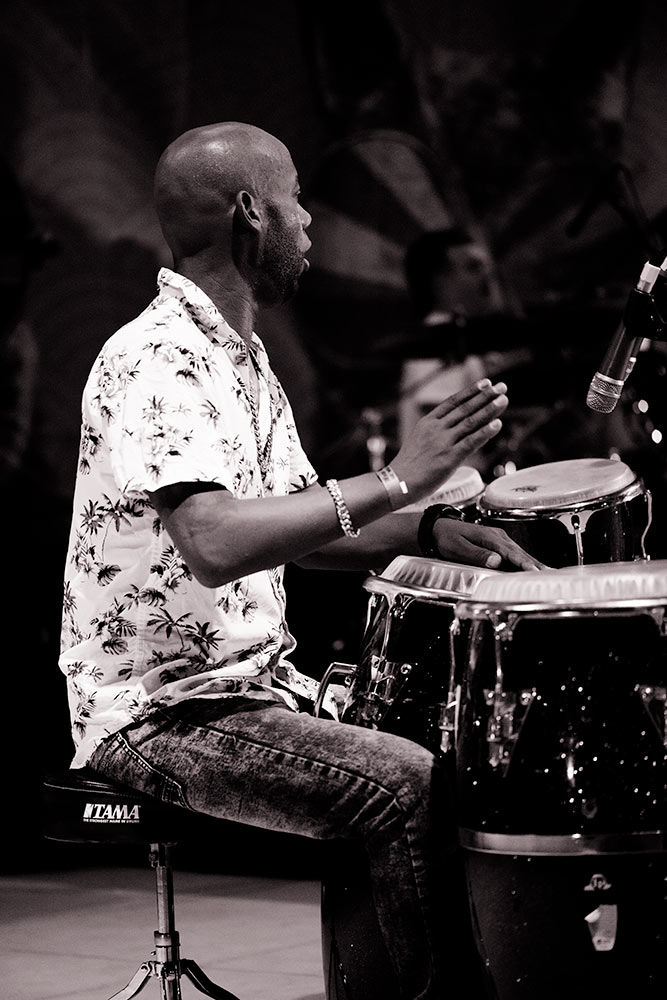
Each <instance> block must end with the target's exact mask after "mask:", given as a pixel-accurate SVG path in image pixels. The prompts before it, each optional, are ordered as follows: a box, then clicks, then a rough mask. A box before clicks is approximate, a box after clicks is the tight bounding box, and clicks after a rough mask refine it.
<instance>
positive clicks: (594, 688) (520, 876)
mask: <svg viewBox="0 0 667 1000" xmlns="http://www.w3.org/2000/svg"><path fill="white" fill-rule="evenodd" d="M666 611H667V561H663V560H657V561H655V562H622V563H617V564H614V565H610V564H603V565H600V564H597V565H586V566H581V567H571V568H564V569H558V570H546V571H542V572H537V571H530V572H523V573H506V574H501V575H498V576H495V577H493V578H488V579H485V580H482V581H480V583H479V585H478V586H477V588H476V590H475V593H474V595H472V596H471V597H470V598H465V599H464V600H462V601H461V602H460V603H459V604H458V605H457V607H456V609H455V617H456V620H457V623H461V624H462V625H465V627H466V629H467V632H468V639H467V653H466V662H465V666H464V668H463V670H462V671H461V693H460V713H459V717H458V727H457V734H456V770H457V799H458V811H459V823H460V843H461V845H462V847H463V850H464V857H465V867H466V872H467V881H468V892H469V900H470V907H471V913H472V919H473V926H474V927H475V933H476V939H477V947H478V951H479V953H480V957H481V959H482V962H483V964H484V966H485V968H486V969H487V971H488V976H489V980H490V986H489V991H490V995H491V996H493V997H495V998H497V1000H534V998H536V997H539V998H540V1000H556V998H558V1000H562V998H564V997H589V996H590V997H592V996H595V997H626V996H627V997H629V996H636V997H641V998H642V1000H654V998H656V1000H657V998H658V997H661V998H664V997H665V996H666V995H667V965H666V963H665V946H666V945H667V907H666V901H665V886H666V883H665V879H666V878H667V854H666V853H665V848H666V846H667V845H666V839H665V838H666V831H667V815H666V803H665V784H666V781H667V766H666V743H667V733H666V727H665V718H666V714H667V709H666V705H667V646H666V642H667V639H666V638H665V634H666V631H667V630H666V625H667V617H666Z"/></svg>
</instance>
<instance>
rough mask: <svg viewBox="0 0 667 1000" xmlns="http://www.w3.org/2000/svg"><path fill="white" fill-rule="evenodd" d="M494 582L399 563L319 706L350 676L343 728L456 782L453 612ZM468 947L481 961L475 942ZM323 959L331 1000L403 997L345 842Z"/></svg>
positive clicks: (439, 566)
mask: <svg viewBox="0 0 667 1000" xmlns="http://www.w3.org/2000/svg"><path fill="white" fill-rule="evenodd" d="M495 575H499V574H497V573H496V571H494V570H484V569H478V568H476V567H472V566H461V565H458V564H455V563H447V562H444V561H441V560H434V559H423V558H413V557H408V556H399V557H398V558H396V559H394V560H393V562H392V563H391V564H390V565H389V566H388V567H387V568H386V570H384V572H383V573H382V574H381V575H379V576H371V577H369V578H368V579H367V580H366V581H365V583H364V587H365V589H366V590H367V591H368V594H369V600H368V611H367V618H366V626H365V631H364V635H363V641H362V648H361V651H360V659H359V663H358V664H356V665H340V664H332V666H331V668H330V669H329V671H328V672H327V674H326V675H325V677H324V679H323V681H322V686H321V690H320V696H319V697H318V702H319V703H321V701H322V700H323V696H324V694H325V692H326V687H327V685H328V683H329V682H330V681H331V680H335V679H336V676H338V677H340V676H345V677H346V678H347V682H348V691H347V698H346V702H345V706H344V709H343V712H342V716H341V719H342V721H343V722H346V723H349V724H351V725H357V726H364V727H366V728H374V729H379V730H381V731H384V732H392V733H396V734H397V735H399V736H403V737H406V738H408V739H412V740H414V741H415V742H417V743H420V744H421V745H422V746H425V747H426V748H427V749H429V750H431V751H432V752H433V753H434V754H435V755H436V756H439V757H441V759H442V760H443V762H444V763H445V764H446V766H449V767H450V768H451V773H452V780H453V778H454V772H453V753H452V749H453V733H454V726H455V719H454V714H453V709H454V705H455V699H454V695H453V692H454V689H455V685H456V681H455V678H454V675H453V664H454V662H455V659H454V657H453V656H452V652H451V636H450V632H451V629H452V626H453V624H454V608H455V606H456V603H457V601H458V600H459V599H460V598H462V597H464V596H467V595H469V594H471V593H472V592H473V590H474V588H475V586H476V585H477V584H478V583H479V581H480V580H482V579H485V578H486V577H489V576H495ZM447 905H448V903H447V900H443V907H447ZM449 905H450V906H451V905H452V904H451V902H450V903H449ZM460 919H461V921H465V920H466V919H467V915H466V914H465V913H464V914H463V915H462V916H461V918H460ZM471 939H472V934H471ZM470 950H471V955H470V956H469V959H470V960H471V961H472V962H473V963H475V962H476V961H477V960H476V957H475V955H474V943H473V942H472V940H471V946H470ZM322 954H323V963H324V979H325V992H326V997H327V1000H399V998H398V996H397V992H396V982H395V978H394V976H393V972H392V967H391V962H390V960H389V957H388V955H387V953H386V949H385V946H384V943H383V940H382V937H381V935H380V931H379V927H378V924H377V917H376V915H375V910H374V907H373V902H372V896H371V889H370V881H369V875H368V868H367V863H366V859H365V857H363V856H362V855H361V853H360V851H359V850H358V849H357V848H356V846H355V845H350V844H345V843H341V844H339V845H337V846H336V847H335V848H334V849H333V850H332V851H331V852H330V854H329V869H328V871H327V872H326V873H325V874H324V876H323V879H322ZM464 965H465V963H464V960H463V958H462V966H464ZM475 971H476V970H475ZM474 974H475V973H474V972H473V973H472V975H474ZM453 977H454V973H453ZM469 987H470V988H469V995H470V996H471V997H472V996H475V997H476V996H477V994H475V993H474V990H473V983H472V981H471V982H470V983H469Z"/></svg>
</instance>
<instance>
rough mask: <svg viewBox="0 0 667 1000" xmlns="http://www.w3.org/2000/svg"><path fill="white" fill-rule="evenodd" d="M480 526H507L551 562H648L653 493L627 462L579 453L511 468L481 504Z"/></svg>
mask: <svg viewBox="0 0 667 1000" xmlns="http://www.w3.org/2000/svg"><path fill="white" fill-rule="evenodd" d="M477 507H478V520H479V521H480V523H482V524H488V525H495V526H496V527H500V528H503V529H504V530H505V531H506V532H507V534H508V535H510V537H511V538H513V540H514V541H516V542H517V543H518V544H519V545H521V546H522V548H524V549H526V550H527V551H528V552H530V553H531V555H533V556H535V558H536V559H539V560H540V561H541V562H543V563H545V564H546V565H547V566H553V567H555V568H558V567H562V566H577V565H579V566H581V565H584V564H588V563H602V562H626V561H630V560H634V559H638V560H639V559H647V558H649V557H648V554H647V551H646V536H647V534H648V531H649V528H650V526H651V521H652V498H651V493H650V491H648V490H647V489H646V488H645V487H644V484H643V482H642V480H641V479H640V478H639V477H638V476H636V475H635V473H634V472H633V471H632V470H631V469H630V468H629V467H628V466H627V465H626V464H625V463H624V462H621V461H613V460H612V459H604V458H578V459H570V460H567V461H561V462H547V463H545V464H544V465H535V466H530V467H529V468H526V469H520V470H518V471H517V472H511V473H508V474H507V475H506V476H501V477H499V478H498V479H496V480H494V481H493V482H492V483H490V484H489V485H488V486H487V487H486V489H485V490H484V493H483V495H482V497H481V498H480V500H479V501H478V504H477Z"/></svg>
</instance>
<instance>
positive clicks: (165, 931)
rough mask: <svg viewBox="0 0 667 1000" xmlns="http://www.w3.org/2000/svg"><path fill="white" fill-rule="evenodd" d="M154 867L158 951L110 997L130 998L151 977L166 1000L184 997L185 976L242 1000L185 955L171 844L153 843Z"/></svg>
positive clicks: (212, 993) (218, 997)
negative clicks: (177, 915)
mask: <svg viewBox="0 0 667 1000" xmlns="http://www.w3.org/2000/svg"><path fill="white" fill-rule="evenodd" d="M150 863H151V868H154V869H155V888H156V893H157V919H158V927H157V930H156V931H155V934H154V940H155V950H154V951H153V952H152V954H151V958H150V960H149V961H147V962H142V964H141V965H140V966H139V968H138V969H137V971H136V973H135V974H134V976H133V977H132V979H131V980H130V981H129V983H128V984H127V986H125V987H123V989H122V990H119V992H118V993H114V994H113V996H112V997H109V1000H130V998H131V997H134V996H136V995H137V993H139V992H140V991H141V990H142V989H143V988H144V986H145V985H146V983H147V982H148V980H149V979H150V978H151V977H154V978H155V979H158V980H159V982H160V996H161V998H162V1000H182V994H181V976H187V978H188V979H189V980H190V982H191V983H192V984H193V985H194V986H195V987H196V988H197V989H198V990H199V992H200V993H204V994H205V995H206V996H208V997H212V998H213V1000H238V997H236V996H235V995H234V994H233V993H230V992H229V990H225V989H223V988H222V986H218V985H217V984H216V983H213V982H211V980H210V979H209V978H208V976H207V975H206V974H205V973H204V972H202V970H201V969H200V968H199V966H198V965H197V963H196V962H193V961H192V959H190V958H181V956H180V948H179V937H178V931H177V930H176V927H175V922H174V880H173V873H172V866H171V849H170V845H169V844H164V843H159V844H151V848H150Z"/></svg>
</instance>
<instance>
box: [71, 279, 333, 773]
mask: <svg viewBox="0 0 667 1000" xmlns="http://www.w3.org/2000/svg"><path fill="white" fill-rule="evenodd" d="M250 349H251V350H252V351H253V354H254V356H255V358H256V361H257V367H258V382H259V413H258V418H259V420H258V423H259V437H260V442H259V443H260V444H261V445H266V442H267V440H268V441H269V445H270V455H269V461H268V468H267V470H266V474H265V476H264V478H263V479H262V475H261V473H260V469H259V463H258V457H257V449H258V442H257V440H256V436H255V432H254V428H253V421H252V416H251V408H250V401H249V396H248V391H247V389H246V385H247V377H245V375H246V370H247V366H248V364H249V363H251V360H250V357H249V349H248V346H247V345H246V343H245V341H244V340H243V339H242V338H241V337H240V336H239V335H238V334H237V333H236V332H235V331H234V330H232V329H231V327H230V326H229V325H228V324H227V323H226V322H225V320H224V318H223V317H222V316H221V314H220V313H219V311H218V310H217V308H216V306H215V305H214V304H213V302H212V301H211V300H210V299H209V298H208V296H206V295H205V294H204V293H203V292H202V291H201V289H199V288H198V287H197V286H196V285H194V284H193V283H192V282H191V281H189V280H188V279H186V278H184V277H183V276H182V275H179V274H176V273H175V272H173V271H171V270H169V269H167V268H163V269H162V270H161V271H160V273H159V275H158V295H157V297H156V298H155V299H154V300H153V302H152V303H151V304H150V305H149V306H148V308H147V309H146V310H145V311H144V312H143V313H142V314H141V315H140V316H138V317H137V318H136V319H135V320H133V321H132V322H131V323H129V324H128V325H126V326H125V327H123V328H122V329H120V330H119V331H118V332H117V333H115V334H114V335H113V336H112V337H111V338H110V339H109V340H108V341H107V343H106V344H105V345H104V347H103V348H102V350H101V352H100V354H99V355H98V357H97V359H96V361H95V363H94V365H93V368H92V370H91V373H90V375H89V377H88V381H87V383H86V386H85V389H84V392H83V400H82V430H81V442H80V451H79V461H78V470H77V478H76V484H75V493H74V502H73V517H72V526H71V531H70V539H69V548H68V554H67V561H66V571H65V591H64V603H63V623H62V635H61V655H60V667H61V670H62V671H63V672H64V674H65V676H66V678H67V687H68V699H69V706H70V715H71V720H72V732H73V738H74V744H75V748H76V753H75V757H74V760H73V762H72V765H73V766H75V767H79V766H82V765H83V764H84V763H85V762H86V760H88V758H89V757H90V755H91V753H92V751H93V749H94V748H95V747H96V746H97V744H98V743H99V742H100V740H102V739H104V738H105V737H106V736H108V735H110V734H111V733H113V732H116V731H117V730H118V729H120V728H122V727H123V726H125V725H127V724H128V723H129V722H132V721H133V720H136V719H139V718H141V717H143V716H145V715H146V714H147V713H150V712H151V711H153V710H154V709H155V708H156V707H158V706H165V705H169V704H173V703H175V702H178V701H181V700H183V699H185V698H191V697H195V696H196V697H222V696H225V695H229V694H238V693H241V692H243V693H247V694H250V695H252V696H255V697H284V698H285V699H286V700H287V701H288V703H289V704H290V705H291V707H296V702H295V700H294V699H293V697H292V695H291V694H290V691H291V692H296V693H300V694H304V695H306V696H307V697H312V696H313V687H314V682H313V681H312V679H310V678H308V677H304V676H303V675H301V674H299V673H297V671H296V670H295V669H294V668H293V667H292V665H291V664H290V663H289V660H288V658H287V657H288V655H289V653H290V652H291V651H292V650H293V648H294V646H295V642H294V639H293V637H292V636H291V634H290V632H289V630H288V627H287V624H286V620H285V593H284V589H283V568H282V567H275V568H271V569H267V570H263V571H261V572H257V573H253V574H252V575H250V576H247V577H244V578H242V579H239V580H235V581H233V582H231V583H229V584H226V585H224V586H222V587H217V588H207V587H204V586H202V585H201V584H200V583H198V582H197V580H196V579H195V578H194V577H193V575H192V573H191V572H190V570H189V569H188V566H187V565H186V563H185V562H184V560H183V558H182V557H181V555H180V553H179V551H178V549H177V548H176V546H175V545H174V543H173V541H172V539H171V538H170V537H169V534H168V532H167V531H166V530H165V528H164V527H163V525H162V524H161V522H160V520H159V518H158V516H157V513H156V511H155V509H154V508H153V507H152V506H151V504H150V501H149V499H148V494H149V493H150V492H152V491H154V490H157V489H159V488H160V487H163V486H167V485H169V484H174V483H178V482H206V483H216V484H219V485H220V486H222V487H224V488H225V489H227V490H229V492H230V493H232V494H233V495H234V496H235V497H237V498H239V499H243V498H252V497H260V496H263V495H278V496H282V495H285V494H287V493H289V492H292V491H295V490H301V489H304V488H306V487H307V486H310V485H312V484H314V483H315V482H316V481H317V476H316V473H315V471H314V469H313V468H312V466H311V464H310V462H309V461H308V459H307V458H306V456H305V454H304V452H303V450H302V448H301V444H300V442H299V438H298V434H297V431H296V427H295V424H294V419H293V416H292V412H291V409H290V406H289V403H288V401H287V398H286V396H285V393H284V391H283V389H282V387H281V385H280V383H279V382H278V380H277V378H276V376H275V375H274V373H273V372H272V370H271V368H270V365H269V362H268V358H267V355H266V352H265V351H264V348H263V346H262V344H261V341H260V340H259V338H257V337H256V336H255V335H254V334H253V336H252V342H251V345H250ZM277 692H280V694H278V693H277Z"/></svg>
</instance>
